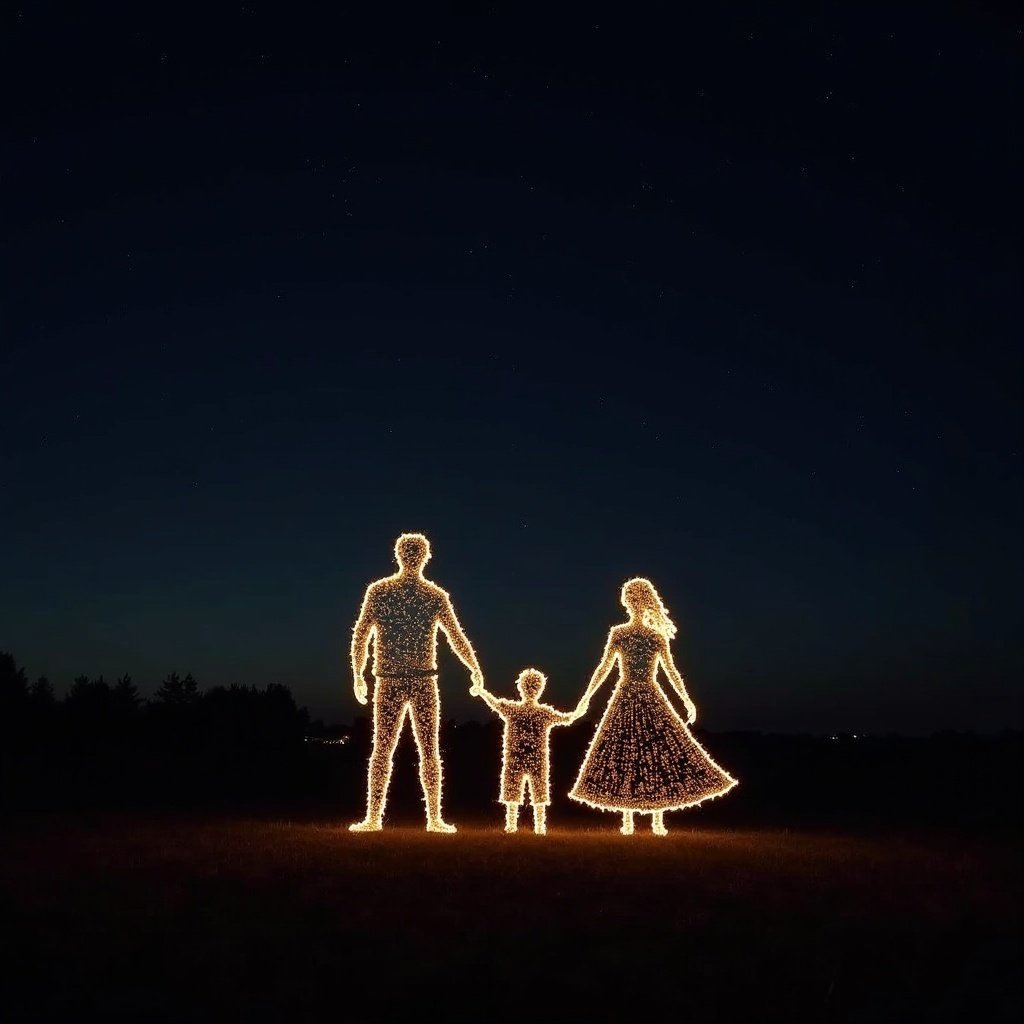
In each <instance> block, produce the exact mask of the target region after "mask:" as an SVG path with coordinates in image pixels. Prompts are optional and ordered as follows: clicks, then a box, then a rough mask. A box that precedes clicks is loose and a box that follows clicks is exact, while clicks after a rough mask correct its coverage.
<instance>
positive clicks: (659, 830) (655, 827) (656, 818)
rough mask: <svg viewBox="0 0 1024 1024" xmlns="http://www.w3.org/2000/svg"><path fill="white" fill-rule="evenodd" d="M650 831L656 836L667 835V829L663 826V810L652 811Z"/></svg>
mask: <svg viewBox="0 0 1024 1024" xmlns="http://www.w3.org/2000/svg"><path fill="white" fill-rule="evenodd" d="M651 831H652V832H653V833H654V834H655V835H656V836H667V835H668V829H667V828H665V812H664V811H654V812H652V814H651Z"/></svg>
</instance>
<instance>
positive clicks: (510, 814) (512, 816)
mask: <svg viewBox="0 0 1024 1024" xmlns="http://www.w3.org/2000/svg"><path fill="white" fill-rule="evenodd" d="M517 828H519V804H514V803H512V801H511V800H510V801H509V802H508V803H506V804H505V831H506V832H515V831H516V829H517Z"/></svg>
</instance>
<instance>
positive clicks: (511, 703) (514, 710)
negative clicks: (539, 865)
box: [469, 668, 576, 834]
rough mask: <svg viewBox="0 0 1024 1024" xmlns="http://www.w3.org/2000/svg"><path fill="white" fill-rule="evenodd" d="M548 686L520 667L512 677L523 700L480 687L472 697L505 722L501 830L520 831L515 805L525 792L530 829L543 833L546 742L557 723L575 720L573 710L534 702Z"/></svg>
mask: <svg viewBox="0 0 1024 1024" xmlns="http://www.w3.org/2000/svg"><path fill="white" fill-rule="evenodd" d="M546 682H547V680H546V678H545V677H544V673H543V672H538V671H537V669H535V668H527V669H523V671H522V672H520V673H519V677H518V678H517V679H516V686H517V687H518V689H519V695H520V697H521V698H522V699H521V700H503V699H501V698H500V697H495V696H494V694H492V693H488V692H487V690H485V689H484V687H483V686H482V685H480V686H474V687H472V688H471V689H470V691H469V692H470V693H472V694H475V695H476V696H479V697H482V698H483V699H484V701H485V702H486V703H487V706H488V707H489V708H490V709H491V710H492V711H493V712H494V713H495V714H496V715H499V716H500V717H501V719H502V720H503V721H504V723H505V736H504V739H503V740H502V756H501V797H500V800H501V802H502V803H503V804H504V805H505V831H506V832H515V831H516V829H517V828H518V820H519V807H520V805H521V804H522V803H523V800H524V797H525V794H526V789H527V787H529V790H530V803H531V804H532V805H533V831H534V832H536V833H538V834H543V833H544V832H546V831H547V822H546V820H545V817H546V812H547V806H548V804H549V803H551V786H550V768H549V762H550V758H549V755H548V740H549V738H550V735H551V729H552V728H553V727H554V726H556V725H570V724H571V723H572V722H574V721H576V714H575V712H572V711H556V710H555V709H554V708H553V707H551V706H550V705H549V704H541V703H540V702H539V700H538V698H539V697H540V695H541V693H542V692H543V690H544V684H545V683H546Z"/></svg>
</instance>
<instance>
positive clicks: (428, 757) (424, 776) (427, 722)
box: [410, 678, 455, 832]
mask: <svg viewBox="0 0 1024 1024" xmlns="http://www.w3.org/2000/svg"><path fill="white" fill-rule="evenodd" d="M410 705H411V709H412V734H413V736H414V737H415V739H416V749H417V750H418V751H419V754H420V785H421V786H422V787H423V798H424V800H426V802H427V831H428V832H454V831H455V826H454V825H449V824H448V823H447V822H446V821H445V820H444V819H443V818H442V817H441V744H440V740H439V738H438V733H439V731H440V728H441V697H440V694H438V692H437V679H436V678H433V679H424V680H423V682H422V683H419V684H418V685H417V687H416V690H415V691H414V692H413V695H412V697H411V700H410Z"/></svg>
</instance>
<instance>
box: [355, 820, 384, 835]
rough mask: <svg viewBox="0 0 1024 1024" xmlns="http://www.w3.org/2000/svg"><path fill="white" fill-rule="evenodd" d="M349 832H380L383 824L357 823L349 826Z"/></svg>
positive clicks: (377, 822) (375, 822) (373, 822)
mask: <svg viewBox="0 0 1024 1024" xmlns="http://www.w3.org/2000/svg"><path fill="white" fill-rule="evenodd" d="M348 830H349V832H379V831H380V830H381V823H380V822H379V821H357V822H356V823H355V824H354V825H349V827H348Z"/></svg>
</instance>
